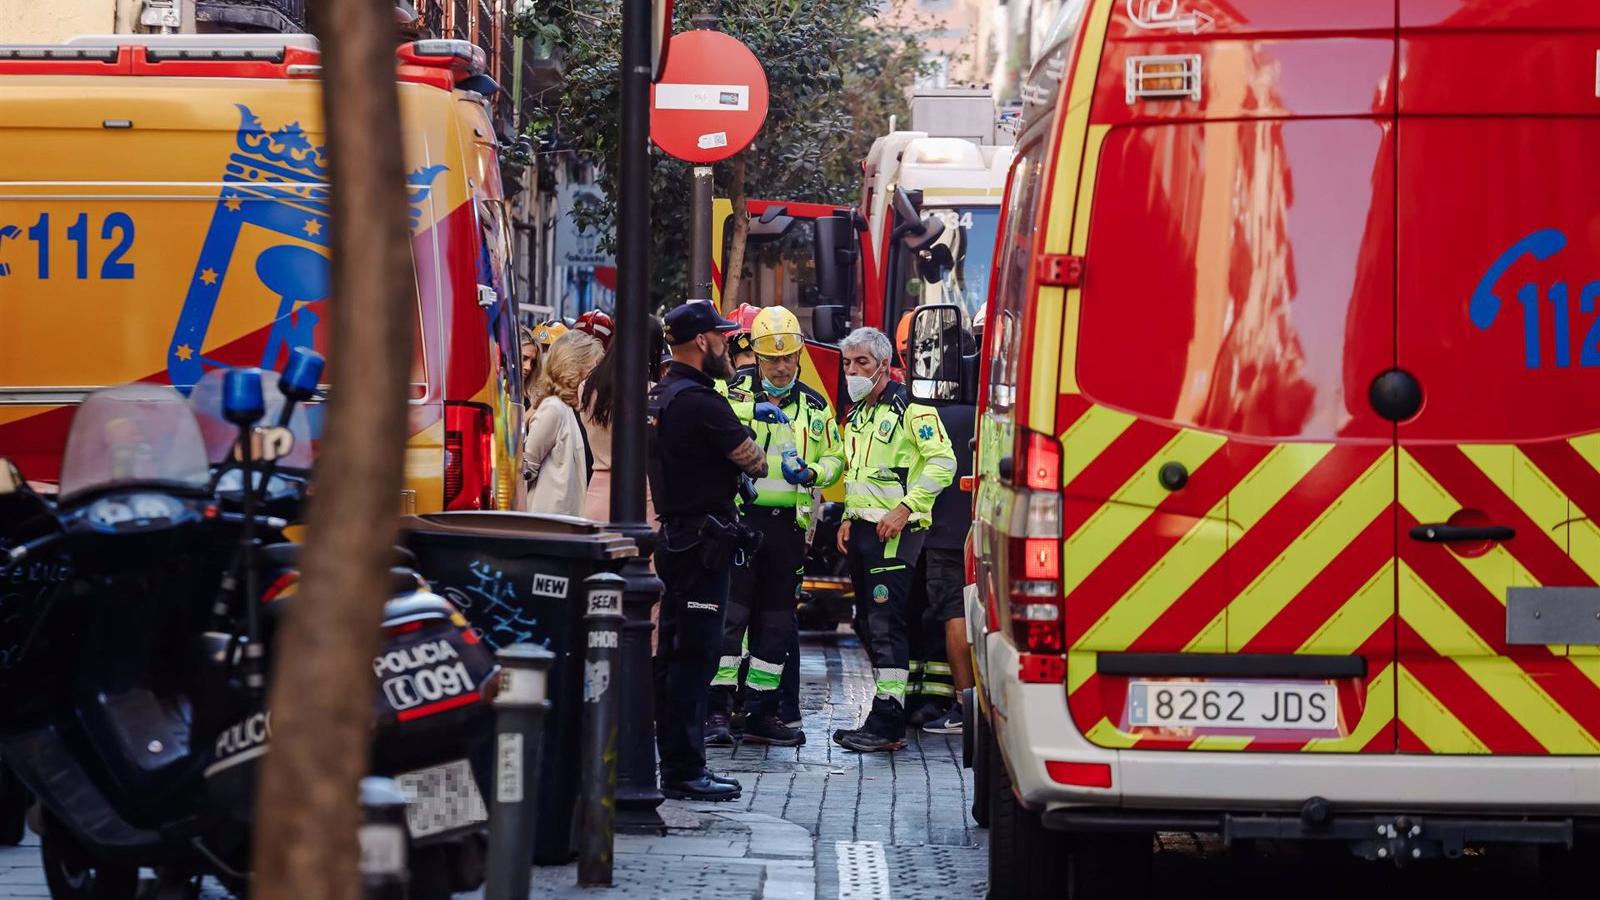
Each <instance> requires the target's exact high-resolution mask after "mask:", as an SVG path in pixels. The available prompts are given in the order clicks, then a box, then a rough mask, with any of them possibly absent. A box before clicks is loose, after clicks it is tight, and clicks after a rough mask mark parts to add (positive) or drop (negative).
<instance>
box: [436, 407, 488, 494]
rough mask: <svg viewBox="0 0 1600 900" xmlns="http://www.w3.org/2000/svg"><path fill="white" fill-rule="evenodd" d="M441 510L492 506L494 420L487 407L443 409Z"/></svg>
mask: <svg viewBox="0 0 1600 900" xmlns="http://www.w3.org/2000/svg"><path fill="white" fill-rule="evenodd" d="M444 506H445V509H490V508H492V507H493V506H494V416H493V414H492V413H491V412H490V410H489V407H487V406H483V405H481V404H477V403H446V404H445V405H444Z"/></svg>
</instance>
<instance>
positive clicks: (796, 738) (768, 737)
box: [744, 715, 806, 747]
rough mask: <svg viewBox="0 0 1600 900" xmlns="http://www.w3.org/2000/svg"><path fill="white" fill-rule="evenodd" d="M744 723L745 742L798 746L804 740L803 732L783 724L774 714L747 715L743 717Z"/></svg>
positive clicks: (775, 745)
mask: <svg viewBox="0 0 1600 900" xmlns="http://www.w3.org/2000/svg"><path fill="white" fill-rule="evenodd" d="M744 725H745V728H744V740H745V743H747V744H769V745H771V746H773V747H798V746H800V745H801V744H804V743H805V742H806V735H805V732H803V731H796V730H795V729H793V728H789V727H787V726H785V725H784V724H783V723H782V722H779V721H778V717H777V716H774V715H765V716H749V717H747V718H746V719H745V723H744Z"/></svg>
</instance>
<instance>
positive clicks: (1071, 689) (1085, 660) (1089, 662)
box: [1067, 648, 1100, 697]
mask: <svg viewBox="0 0 1600 900" xmlns="http://www.w3.org/2000/svg"><path fill="white" fill-rule="evenodd" d="M1099 660H1100V654H1098V653H1096V652H1094V651H1093V650H1082V651H1080V650H1078V649H1076V648H1074V649H1073V650H1071V651H1069V652H1068V653H1067V696H1069V697H1070V696H1072V695H1073V694H1074V693H1076V692H1077V690H1078V688H1081V687H1083V686H1084V685H1085V684H1087V683H1088V681H1089V679H1090V678H1093V677H1094V675H1095V670H1096V668H1097V667H1098V665H1099Z"/></svg>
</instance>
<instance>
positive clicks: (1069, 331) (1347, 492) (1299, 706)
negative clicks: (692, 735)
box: [910, 0, 1600, 898]
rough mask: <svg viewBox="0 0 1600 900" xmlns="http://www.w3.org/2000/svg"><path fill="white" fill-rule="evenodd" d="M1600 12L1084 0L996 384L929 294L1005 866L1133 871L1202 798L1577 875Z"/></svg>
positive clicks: (1267, 823) (924, 318) (1112, 889)
mask: <svg viewBox="0 0 1600 900" xmlns="http://www.w3.org/2000/svg"><path fill="white" fill-rule="evenodd" d="M1597 46H1600V6H1595V5H1593V4H1574V3H1569V2H1560V0H1527V2H1523V3H1519V4H1516V5H1515V6H1514V7H1513V6H1508V5H1507V4H1504V3H1502V2H1499V0H1399V2H1395V0H1347V2H1343V3H1338V4H1306V3H1302V2H1294V0H1228V2H1222V0H1071V2H1068V3H1067V4H1066V5H1065V7H1064V9H1063V14H1062V17H1061V19H1060V20H1059V22H1058V23H1057V26H1056V28H1055V30H1054V33H1053V36H1052V38H1051V41H1050V44H1049V47H1048V49H1047V50H1046V51H1045V52H1044V54H1043V55H1042V57H1041V58H1040V59H1039V61H1038V63H1037V65H1036V66H1035V68H1034V70H1033V72H1032V75H1031V77H1030V79H1029V81H1028V82H1027V85H1026V88H1025V92H1024V97H1025V98H1026V110H1025V112H1024V120H1025V124H1024V127H1023V131H1022V133H1021V135H1020V137H1019V139H1018V141H1017V151H1016V161H1015V163H1014V164H1013V166H1012V170H1011V174H1010V179H1009V184H1008V187H1007V191H1006V196H1005V203H1004V206H1003V211H1002V222H1001V226H1000V238H999V246H998V250H997V259H996V265H995V270H996V275H995V279H994V283H993V286H992V289H991V292H990V301H989V308H988V319H987V334H986V337H985V346H984V349H983V354H982V356H983V359H982V365H981V369H980V371H979V374H978V379H977V384H975V385H969V384H965V383H964V382H962V380H961V379H962V378H963V376H964V372H963V370H962V369H961V367H960V366H958V365H949V364H948V359H949V357H951V356H953V355H956V354H958V353H959V352H960V351H959V347H958V345H956V344H954V343H953V342H952V341H951V340H950V339H949V335H948V334H947V333H945V332H942V331H941V328H942V326H943V325H944V324H945V323H948V322H950V321H953V319H954V316H955V311H954V310H953V309H952V308H950V307H942V308H941V307H937V306H932V307H925V308H923V309H922V310H919V312H918V313H917V319H916V320H915V322H914V323H913V331H914V333H915V334H917V335H919V336H921V335H932V336H934V337H936V338H938V339H939V340H940V341H941V343H939V344H938V346H937V347H936V348H935V351H934V352H933V353H931V354H929V355H928V359H927V362H926V364H925V365H924V364H921V363H919V365H918V367H917V368H918V371H914V372H912V373H911V376H910V381H911V385H912V393H913V394H914V395H918V396H937V395H939V394H940V393H941V392H959V391H970V392H972V393H974V394H976V395H977V398H978V400H979V402H980V418H979V436H978V461H977V472H978V476H979V477H978V480H977V490H976V494H975V498H974V500H975V517H976V524H975V526H974V535H973V544H974V552H973V560H972V565H973V572H972V576H973V581H974V582H975V589H974V590H972V591H970V592H969V600H968V618H967V620H968V623H969V628H970V630H971V631H972V632H973V633H972V640H973V644H974V653H975V656H976V662H977V670H978V679H979V685H978V688H977V690H976V695H977V696H976V698H975V700H976V702H975V703H969V704H968V707H967V708H968V709H969V710H974V707H976V709H975V710H974V711H973V712H972V713H970V714H969V715H970V721H969V723H968V725H969V727H968V728H967V729H966V730H967V734H968V735H970V740H971V742H972V746H971V750H972V762H973V764H974V767H975V769H976V773H975V774H976V781H977V784H978V796H979V808H978V809H977V810H976V811H977V812H978V813H979V815H980V818H982V819H983V820H984V821H987V822H988V824H989V827H990V829H991V833H990V844H989V847H990V858H991V868H990V875H991V882H990V883H991V892H992V893H991V896H993V897H1031V896H1043V895H1045V894H1046V893H1047V892H1048V893H1050V894H1052V895H1054V896H1067V897H1080V898H1082V897H1100V896H1111V895H1112V894H1113V893H1115V894H1116V895H1118V896H1120V895H1122V894H1124V893H1126V892H1128V891H1130V890H1134V889H1135V888H1136V887H1137V885H1138V883H1139V879H1140V878H1141V877H1142V876H1143V874H1144V873H1145V872H1147V871H1148V869H1149V865H1148V857H1149V854H1150V853H1151V852H1152V844H1153V841H1152V835H1153V834H1155V833H1159V832H1169V831H1182V832H1201V833H1214V834H1217V835H1220V836H1221V838H1222V839H1223V840H1224V841H1225V842H1227V843H1229V844H1239V843H1245V844H1248V843H1251V842H1256V841H1266V840H1292V841H1304V842H1320V843H1323V844H1325V845H1343V846H1345V847H1348V848H1349V849H1350V850H1352V851H1353V852H1354V853H1355V854H1357V855H1358V856H1360V857H1364V858H1367V859H1370V860H1382V861H1386V862H1395V863H1408V862H1411V861H1414V860H1426V859H1433V858H1440V857H1444V858H1454V857H1459V856H1462V855H1464V854H1476V853H1479V852H1488V853H1490V854H1493V853H1495V852H1497V851H1498V850H1500V849H1502V848H1504V847H1508V846H1509V847H1516V848H1519V852H1520V851H1521V850H1525V849H1527V848H1530V847H1531V848H1537V850H1538V853H1537V854H1536V855H1537V857H1538V858H1539V859H1540V860H1541V863H1546V864H1548V866H1545V865H1541V872H1548V873H1551V874H1552V877H1556V878H1571V879H1573V880H1574V881H1575V882H1576V883H1578V884H1580V885H1581V884H1582V882H1583V878H1582V875H1583V874H1584V873H1583V871H1582V870H1583V868H1584V867H1583V863H1584V862H1585V861H1587V860H1592V857H1585V856H1583V855H1582V854H1581V853H1579V852H1578V850H1579V849H1580V848H1583V847H1588V846H1592V844H1590V843H1589V842H1590V841H1591V840H1592V839H1593V837H1594V835H1593V831H1594V829H1595V827H1596V825H1597V818H1596V817H1597V813H1600V588H1597V587H1596V585H1597V582H1600V526H1597V525H1596V521H1595V519H1596V517H1597V516H1600V416H1597V414H1596V412H1595V410H1596V409H1597V408H1600V407H1596V406H1595V404H1592V403H1589V402H1586V399H1585V398H1587V397H1589V396H1591V394H1592V393H1594V392H1596V391H1600V371H1597V372H1596V373H1591V372H1590V369H1596V368H1597V367H1600V350H1597V349H1596V339H1597V337H1600V319H1597V315H1600V310H1597V308H1596V304H1595V300H1596V298H1600V272H1597V271H1596V266H1595V259H1596V256H1597V254H1596V252H1595V251H1596V250H1597V249H1600V247H1597V240H1600V237H1597V235H1600V232H1597V230H1596V223H1597V222H1600V169H1597V168H1596V167H1595V166H1594V165H1593V164H1592V162H1591V161H1590V160H1589V159H1588V155H1589V154H1588V153H1587V151H1586V149H1585V148H1587V147H1589V146H1592V145H1593V144H1594V142H1595V141H1596V140H1600V97H1597V94H1600V91H1597V88H1596V82H1597V72H1596V47H1597ZM1490 59H1492V60H1493V61H1494V66H1495V72H1496V74H1495V76H1494V77H1493V78H1486V77H1484V71H1485V66H1486V65H1488V61H1489V60H1490ZM1310 858H1316V857H1315V856H1312V857H1310ZM1590 877H1591V879H1592V876H1590ZM1592 889H1593V888H1592V880H1591V882H1590V884H1589V885H1588V890H1589V891H1592ZM1588 895H1589V894H1583V896H1588Z"/></svg>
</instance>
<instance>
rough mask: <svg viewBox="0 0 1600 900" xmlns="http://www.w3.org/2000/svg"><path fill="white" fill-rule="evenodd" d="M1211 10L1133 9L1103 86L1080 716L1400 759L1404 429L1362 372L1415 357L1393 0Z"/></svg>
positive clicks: (1086, 307) (1091, 242) (1073, 578)
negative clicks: (1398, 541) (1140, 12)
mask: <svg viewBox="0 0 1600 900" xmlns="http://www.w3.org/2000/svg"><path fill="white" fill-rule="evenodd" d="M1155 6H1157V5H1156V4H1149V5H1146V6H1145V10H1146V12H1152V8H1153V7H1155ZM1138 8H1139V7H1138V6H1137V5H1134V4H1129V5H1128V9H1130V10H1135V9H1138ZM1196 8H1203V9H1205V10H1207V11H1208V20H1209V21H1208V23H1207V27H1206V29H1205V30H1204V31H1205V33H1204V35H1203V37H1198V38H1191V37H1186V36H1183V35H1182V34H1181V32H1180V31H1176V30H1174V29H1173V28H1171V27H1158V26H1161V25H1162V23H1158V22H1149V21H1141V20H1137V19H1133V18H1131V17H1130V15H1129V14H1128V13H1126V12H1124V8H1123V5H1122V4H1117V5H1116V7H1115V10H1114V11H1113V13H1112V26H1111V41H1110V43H1109V44H1108V45H1107V47H1106V51H1105V59H1104V61H1103V62H1102V65H1101V69H1100V72H1101V75H1100V82H1099V84H1098V85H1097V86H1096V91H1095V101H1094V113H1093V122H1094V123H1095V124H1094V125H1092V126H1091V129H1090V134H1089V139H1088V140H1089V150H1088V153H1089V157H1090V158H1091V159H1096V160H1098V162H1097V164H1096V166H1097V168H1096V169H1095V170H1094V171H1093V173H1092V176H1091V178H1092V180H1091V178H1085V179H1084V180H1083V184H1084V186H1085V188H1086V189H1088V188H1089V187H1090V186H1092V190H1093V193H1092V195H1090V198H1089V201H1088V202H1090V203H1091V204H1092V213H1091V215H1090V217H1089V222H1088V239H1087V244H1086V246H1087V252H1086V254H1085V256H1084V261H1083V272H1084V276H1083V285H1084V286H1083V294H1082V309H1081V313H1080V317H1079V319H1078V329H1077V332H1076V336H1075V340H1073V342H1072V343H1073V345H1075V346H1072V347H1071V348H1070V349H1069V350H1068V353H1069V354H1073V353H1075V359H1074V358H1072V357H1070V356H1069V359H1068V360H1067V364H1068V365H1069V366H1071V367H1072V369H1073V371H1074V373H1075V376H1076V383H1077V388H1078V389H1079V391H1080V392H1081V393H1077V394H1069V395H1068V396H1065V397H1063V402H1062V410H1063V415H1065V417H1066V418H1067V421H1066V422H1065V423H1062V425H1063V427H1062V432H1063V444H1064V447H1063V452H1064V458H1065V464H1064V470H1065V474H1064V480H1065V482H1066V485H1065V504H1064V513H1065V515H1064V519H1065V523H1064V525H1063V530H1064V532H1066V543H1065V548H1064V552H1063V565H1064V576H1065V577H1064V583H1065V588H1066V590H1067V595H1066V622H1067V640H1068V643H1069V647H1070V656H1069V659H1068V664H1067V669H1068V677H1069V691H1070V692H1071V693H1070V705H1071V709H1072V713H1073V717H1074V720H1075V721H1076V723H1077V724H1078V726H1079V728H1080V729H1081V730H1083V731H1084V733H1085V734H1086V735H1087V736H1088V738H1089V739H1090V740H1091V741H1094V742H1095V743H1098V744H1100V745H1102V746H1117V747H1128V746H1133V747H1138V748H1141V749H1146V748H1148V749H1169V750H1184V749H1205V750H1252V751H1255V750H1270V751H1285V750H1307V751H1328V752H1381V753H1392V752H1393V751H1394V747H1395V733H1394V715H1393V712H1394V693H1393V677H1394V671H1393V668H1394V667H1393V663H1394V639H1393V634H1394V632H1393V617H1394V580H1393V553H1394V541H1395V531H1394V527H1395V526H1394V516H1393V504H1394V445H1393V442H1394V426H1393V424H1392V423H1391V422H1388V421H1386V420H1384V419H1383V418H1382V417H1381V416H1379V415H1377V414H1376V413H1375V412H1374V411H1373V409H1372V408H1371V406H1370V405H1369V403H1368V397H1367V394H1368V391H1367V388H1368V385H1369V384H1371V382H1372V380H1373V379H1374V378H1375V377H1377V376H1378V375H1379V374H1381V373H1382V372H1384V371H1386V370H1388V369H1390V368H1392V367H1393V365H1394V345H1393V321H1394V281H1393V279H1394V264H1395V262H1394V228H1393V216H1394V179H1393V173H1394V165H1395V156H1394V154H1395V140H1394V118H1393V116H1394V107H1393V95H1392V92H1391V89H1390V87H1391V82H1392V72H1393V65H1394V52H1395V9H1394V5H1393V3H1391V2H1388V0H1356V2H1346V3H1340V4H1336V5H1331V6H1330V5H1323V4H1314V5H1305V4H1296V3H1267V2H1239V3H1232V4H1211V3H1206V4H1200V5H1199V6H1198V7H1196ZM1152 14H1153V13H1152ZM1168 24H1170V23H1168ZM1183 69H1187V71H1188V72H1191V73H1193V75H1192V78H1193V81H1192V82H1188V83H1185V82H1183V81H1182V79H1181V78H1178V77H1174V76H1175V74H1176V73H1178V72H1180V71H1181V70H1183ZM1141 70H1142V71H1148V72H1150V73H1152V75H1151V77H1149V78H1148V79H1146V80H1144V81H1143V82H1142V84H1141V85H1134V84H1130V83H1129V81H1128V77H1129V73H1136V72H1139V71H1141ZM1157 75H1159V77H1157ZM1180 87H1193V89H1194V91H1195V93H1196V94H1198V99H1196V98H1195V97H1194V96H1187V97H1175V96H1173V92H1174V90H1175V89H1177V88H1180ZM1136 88H1142V89H1146V90H1149V91H1152V92H1158V93H1159V92H1166V93H1165V94H1164V95H1163V96H1152V97H1144V96H1140V91H1139V90H1136ZM1063 190H1064V188H1063V186H1062V184H1061V183H1060V182H1059V180H1058V182H1057V184H1056V185H1055V192H1056V196H1057V197H1059V196H1061V194H1062V192H1063ZM1068 196H1070V194H1068ZM1081 200H1082V198H1080V201H1081ZM1053 202H1056V203H1059V202H1061V201H1060V200H1055V201H1053ZM1068 335H1069V337H1072V336H1073V332H1072V330H1071V329H1069V330H1068ZM1291 694H1292V695H1294V696H1293V697H1291V696H1290V695H1291ZM1311 697H1315V698H1316V699H1315V700H1314V701H1313V700H1310V699H1308V698H1311ZM1262 703H1264V704H1265V705H1264V706H1261V705H1259V704H1262ZM1330 703H1331V704H1332V705H1333V707H1334V708H1333V709H1332V710H1328V709H1326V708H1325V707H1326V705H1327V704H1330ZM1313 704H1314V705H1315V706H1321V707H1324V709H1323V710H1322V711H1323V712H1324V713H1327V712H1331V713H1332V715H1331V716H1329V715H1326V714H1324V715H1320V716H1308V715H1307V713H1308V712H1309V711H1310V710H1311V709H1312V706H1313Z"/></svg>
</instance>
